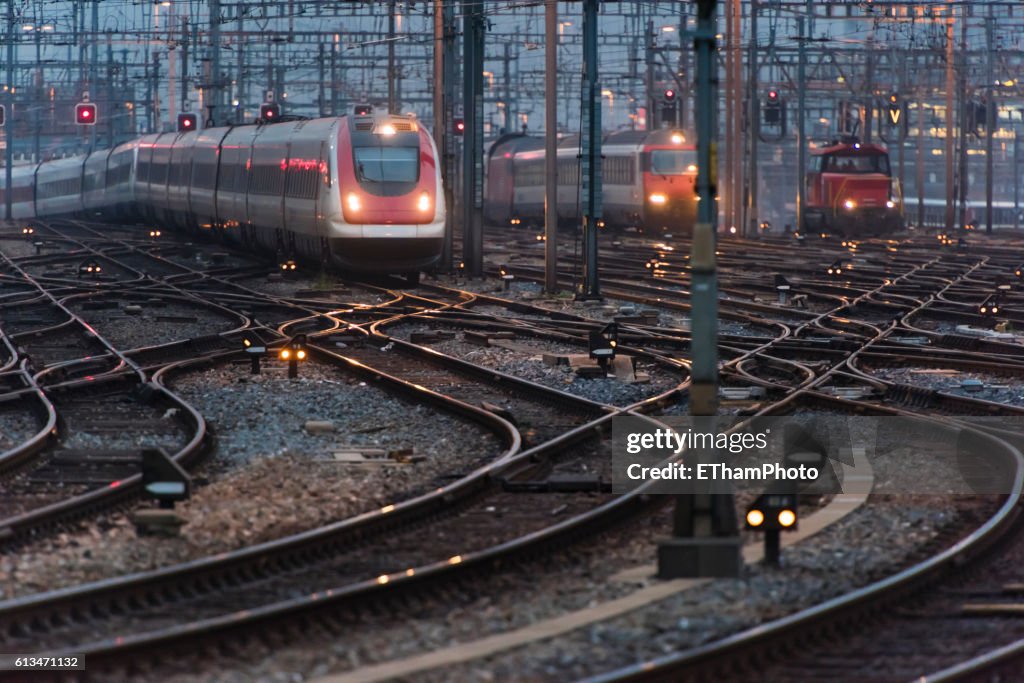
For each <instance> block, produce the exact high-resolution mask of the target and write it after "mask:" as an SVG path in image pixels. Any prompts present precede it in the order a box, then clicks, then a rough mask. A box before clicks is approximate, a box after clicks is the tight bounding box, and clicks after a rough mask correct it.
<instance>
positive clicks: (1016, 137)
mask: <svg viewBox="0 0 1024 683" xmlns="http://www.w3.org/2000/svg"><path fill="white" fill-rule="evenodd" d="M1022 118H1024V117H1022ZM1013 229H1014V230H1020V128H1017V129H1016V130H1014V131H1013Z"/></svg>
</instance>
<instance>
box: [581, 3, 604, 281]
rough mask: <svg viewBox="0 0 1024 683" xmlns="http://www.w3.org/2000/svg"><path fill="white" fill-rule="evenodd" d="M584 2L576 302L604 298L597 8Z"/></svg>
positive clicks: (594, 4)
mask: <svg viewBox="0 0 1024 683" xmlns="http://www.w3.org/2000/svg"><path fill="white" fill-rule="evenodd" d="M598 2H599V0H583V100H582V102H581V103H580V107H581V112H582V118H583V130H582V136H581V137H582V140H581V147H582V150H583V158H582V159H581V160H580V161H581V163H580V177H581V180H582V183H581V185H582V192H583V283H582V285H581V286H580V289H579V290H578V291H577V292H576V299H577V300H584V301H588V300H595V299H600V298H601V284H600V281H599V278H598V272H597V237H598V235H597V231H598V227H597V223H598V221H599V220H601V201H602V199H601V85H600V82H599V81H598V78H597V77H598V73H597V6H598Z"/></svg>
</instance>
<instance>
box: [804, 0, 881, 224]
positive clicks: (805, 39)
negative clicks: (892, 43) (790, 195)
mask: <svg viewBox="0 0 1024 683" xmlns="http://www.w3.org/2000/svg"><path fill="white" fill-rule="evenodd" d="M804 21H805V19H804V17H797V20H796V22H797V32H798V40H799V47H798V51H799V54H798V58H797V72H796V74H797V75H796V82H797V95H796V226H797V228H796V229H797V230H799V231H800V233H801V234H802V233H803V231H804V175H806V170H807V134H806V131H805V128H806V119H807V116H806V115H805V114H806V107H807V88H806V87H805V85H804V84H805V83H806V78H807V75H806V71H807V35H806V34H805V33H804ZM868 54H869V59H870V54H871V53H870V52H869V53H868ZM868 111H870V108H869V110H868Z"/></svg>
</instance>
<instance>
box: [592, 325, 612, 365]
mask: <svg viewBox="0 0 1024 683" xmlns="http://www.w3.org/2000/svg"><path fill="white" fill-rule="evenodd" d="M618 346H619V325H618V323H608V324H607V325H605V326H604V327H602V328H601V329H599V330H591V331H590V357H591V358H593V359H594V360H596V361H597V363H598V365H600V366H601V368H602V369H604V370H605V371H607V369H608V361H610V360H613V359H614V358H615V350H616V349H617V348H618Z"/></svg>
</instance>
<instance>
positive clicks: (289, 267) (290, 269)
mask: <svg viewBox="0 0 1024 683" xmlns="http://www.w3.org/2000/svg"><path fill="white" fill-rule="evenodd" d="M280 267H281V274H282V275H294V274H295V271H296V270H298V269H299V264H297V263H296V262H295V259H288V260H287V261H282V262H281V265H280Z"/></svg>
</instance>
